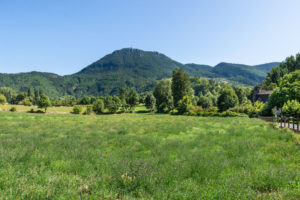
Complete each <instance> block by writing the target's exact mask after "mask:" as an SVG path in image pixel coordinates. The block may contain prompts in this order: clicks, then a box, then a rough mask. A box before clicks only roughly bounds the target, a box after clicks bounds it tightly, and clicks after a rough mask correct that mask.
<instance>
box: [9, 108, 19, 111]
mask: <svg viewBox="0 0 300 200" xmlns="http://www.w3.org/2000/svg"><path fill="white" fill-rule="evenodd" d="M9 111H10V112H16V111H17V108H16V107H11V108H10V109H9Z"/></svg>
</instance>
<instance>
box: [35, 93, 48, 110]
mask: <svg viewBox="0 0 300 200" xmlns="http://www.w3.org/2000/svg"><path fill="white" fill-rule="evenodd" d="M50 106H51V102H50V99H49V97H48V96H46V95H45V94H42V95H41V97H40V99H39V100H38V107H39V108H44V109H45V112H47V108H48V107H50Z"/></svg>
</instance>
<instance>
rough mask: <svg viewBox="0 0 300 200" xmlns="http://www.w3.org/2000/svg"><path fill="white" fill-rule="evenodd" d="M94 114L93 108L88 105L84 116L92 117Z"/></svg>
mask: <svg viewBox="0 0 300 200" xmlns="http://www.w3.org/2000/svg"><path fill="white" fill-rule="evenodd" d="M92 112H93V106H91V105H88V106H86V109H85V112H84V113H83V114H84V115H90V114H92Z"/></svg>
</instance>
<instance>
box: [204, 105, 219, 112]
mask: <svg viewBox="0 0 300 200" xmlns="http://www.w3.org/2000/svg"><path fill="white" fill-rule="evenodd" d="M205 111H207V112H214V113H216V112H218V111H219V109H218V107H214V106H213V107H209V108H206V109H205Z"/></svg>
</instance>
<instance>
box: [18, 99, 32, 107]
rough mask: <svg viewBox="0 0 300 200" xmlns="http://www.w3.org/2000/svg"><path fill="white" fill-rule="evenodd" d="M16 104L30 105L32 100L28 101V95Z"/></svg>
mask: <svg viewBox="0 0 300 200" xmlns="http://www.w3.org/2000/svg"><path fill="white" fill-rule="evenodd" d="M18 104H19V105H24V106H32V102H31V101H30V99H29V98H28V97H27V98H25V99H23V100H22V101H20V102H19V103H18Z"/></svg>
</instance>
